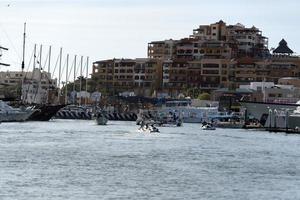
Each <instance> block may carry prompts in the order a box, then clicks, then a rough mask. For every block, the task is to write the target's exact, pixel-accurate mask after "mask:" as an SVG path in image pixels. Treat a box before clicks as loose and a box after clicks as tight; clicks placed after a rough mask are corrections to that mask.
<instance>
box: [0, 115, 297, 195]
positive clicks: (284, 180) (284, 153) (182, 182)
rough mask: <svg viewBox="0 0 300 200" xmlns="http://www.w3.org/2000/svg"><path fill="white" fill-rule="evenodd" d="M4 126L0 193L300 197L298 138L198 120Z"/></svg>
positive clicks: (0, 131) (0, 144) (1, 127)
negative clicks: (157, 124) (141, 128)
mask: <svg viewBox="0 0 300 200" xmlns="http://www.w3.org/2000/svg"><path fill="white" fill-rule="evenodd" d="M137 128H138V127H137V126H135V125H134V123H132V122H110V124H109V125H107V126H97V125H95V122H93V121H67V120H55V121H51V122H30V123H29V122H28V123H9V124H4V123H2V124H1V125H0V176H1V179H0V199H76V200H77V199H300V153H299V152H300V136H297V135H290V136H286V135H284V134H270V133H265V132H258V131H252V132H251V131H246V130H229V129H227V130H224V129H223V130H221V129H217V130H216V131H204V130H201V129H200V128H199V125H197V124H184V126H183V127H179V128H172V127H170V128H160V131H161V133H159V134H157V133H155V134H142V133H139V132H138V131H137Z"/></svg>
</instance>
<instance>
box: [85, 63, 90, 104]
mask: <svg viewBox="0 0 300 200" xmlns="http://www.w3.org/2000/svg"><path fill="white" fill-rule="evenodd" d="M88 76H89V57H87V58H86V79H85V92H86V94H87V91H88V89H87V87H88ZM85 105H87V97H86V98H85Z"/></svg>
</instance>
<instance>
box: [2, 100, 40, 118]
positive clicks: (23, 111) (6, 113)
mask: <svg viewBox="0 0 300 200" xmlns="http://www.w3.org/2000/svg"><path fill="white" fill-rule="evenodd" d="M33 112H35V110H34V109H32V108H25V107H22V108H13V107H11V106H9V105H8V104H7V103H5V102H4V101H1V100H0V122H23V121H26V120H27V119H28V118H29V117H30V116H31V115H32V113H33Z"/></svg>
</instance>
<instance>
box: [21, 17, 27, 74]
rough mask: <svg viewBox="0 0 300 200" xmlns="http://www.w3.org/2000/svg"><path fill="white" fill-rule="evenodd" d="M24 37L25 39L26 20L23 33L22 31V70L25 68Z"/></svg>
mask: <svg viewBox="0 0 300 200" xmlns="http://www.w3.org/2000/svg"><path fill="white" fill-rule="evenodd" d="M25 39H26V22H25V23H24V33H23V58H22V66H21V67H22V72H23V71H24V68H25Z"/></svg>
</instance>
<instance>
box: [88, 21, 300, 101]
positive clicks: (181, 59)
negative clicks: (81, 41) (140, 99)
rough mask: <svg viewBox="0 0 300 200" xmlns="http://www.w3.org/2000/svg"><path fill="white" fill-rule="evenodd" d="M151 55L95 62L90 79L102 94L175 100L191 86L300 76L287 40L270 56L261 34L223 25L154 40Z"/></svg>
mask: <svg viewBox="0 0 300 200" xmlns="http://www.w3.org/2000/svg"><path fill="white" fill-rule="evenodd" d="M147 54H148V58H143V59H113V60H104V61H98V62H95V63H94V69H93V75H92V77H93V79H95V80H96V81H97V87H98V90H100V89H101V90H104V89H105V90H106V91H109V92H110V93H113V94H117V92H122V91H135V93H136V94H141V95H148V96H149V95H152V94H153V91H163V92H168V93H169V94H170V96H174V97H175V96H176V95H178V94H180V93H184V92H185V91H186V90H187V89H189V88H198V89H200V90H201V91H207V92H210V91H212V90H216V89H219V88H228V89H229V90H231V89H235V88H239V86H240V85H246V84H248V83H250V82H254V81H258V82H259V81H271V82H274V83H278V80H279V79H280V78H282V77H299V76H300V60H299V57H295V56H293V51H292V50H291V49H289V48H288V46H287V43H286V41H284V40H282V41H281V42H280V44H279V46H278V48H276V49H275V50H274V51H273V52H271V53H270V51H269V50H268V38H267V37H265V36H263V34H262V31H261V30H259V29H258V28H256V27H254V26H253V27H250V28H247V27H245V26H244V25H242V24H236V25H227V24H226V23H225V22H223V21H219V22H216V23H213V24H210V25H200V26H199V27H198V28H197V29H194V30H193V34H192V35H190V36H189V37H187V38H183V39H179V40H172V39H169V40H163V41H154V42H151V43H149V44H148V52H147Z"/></svg>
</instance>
